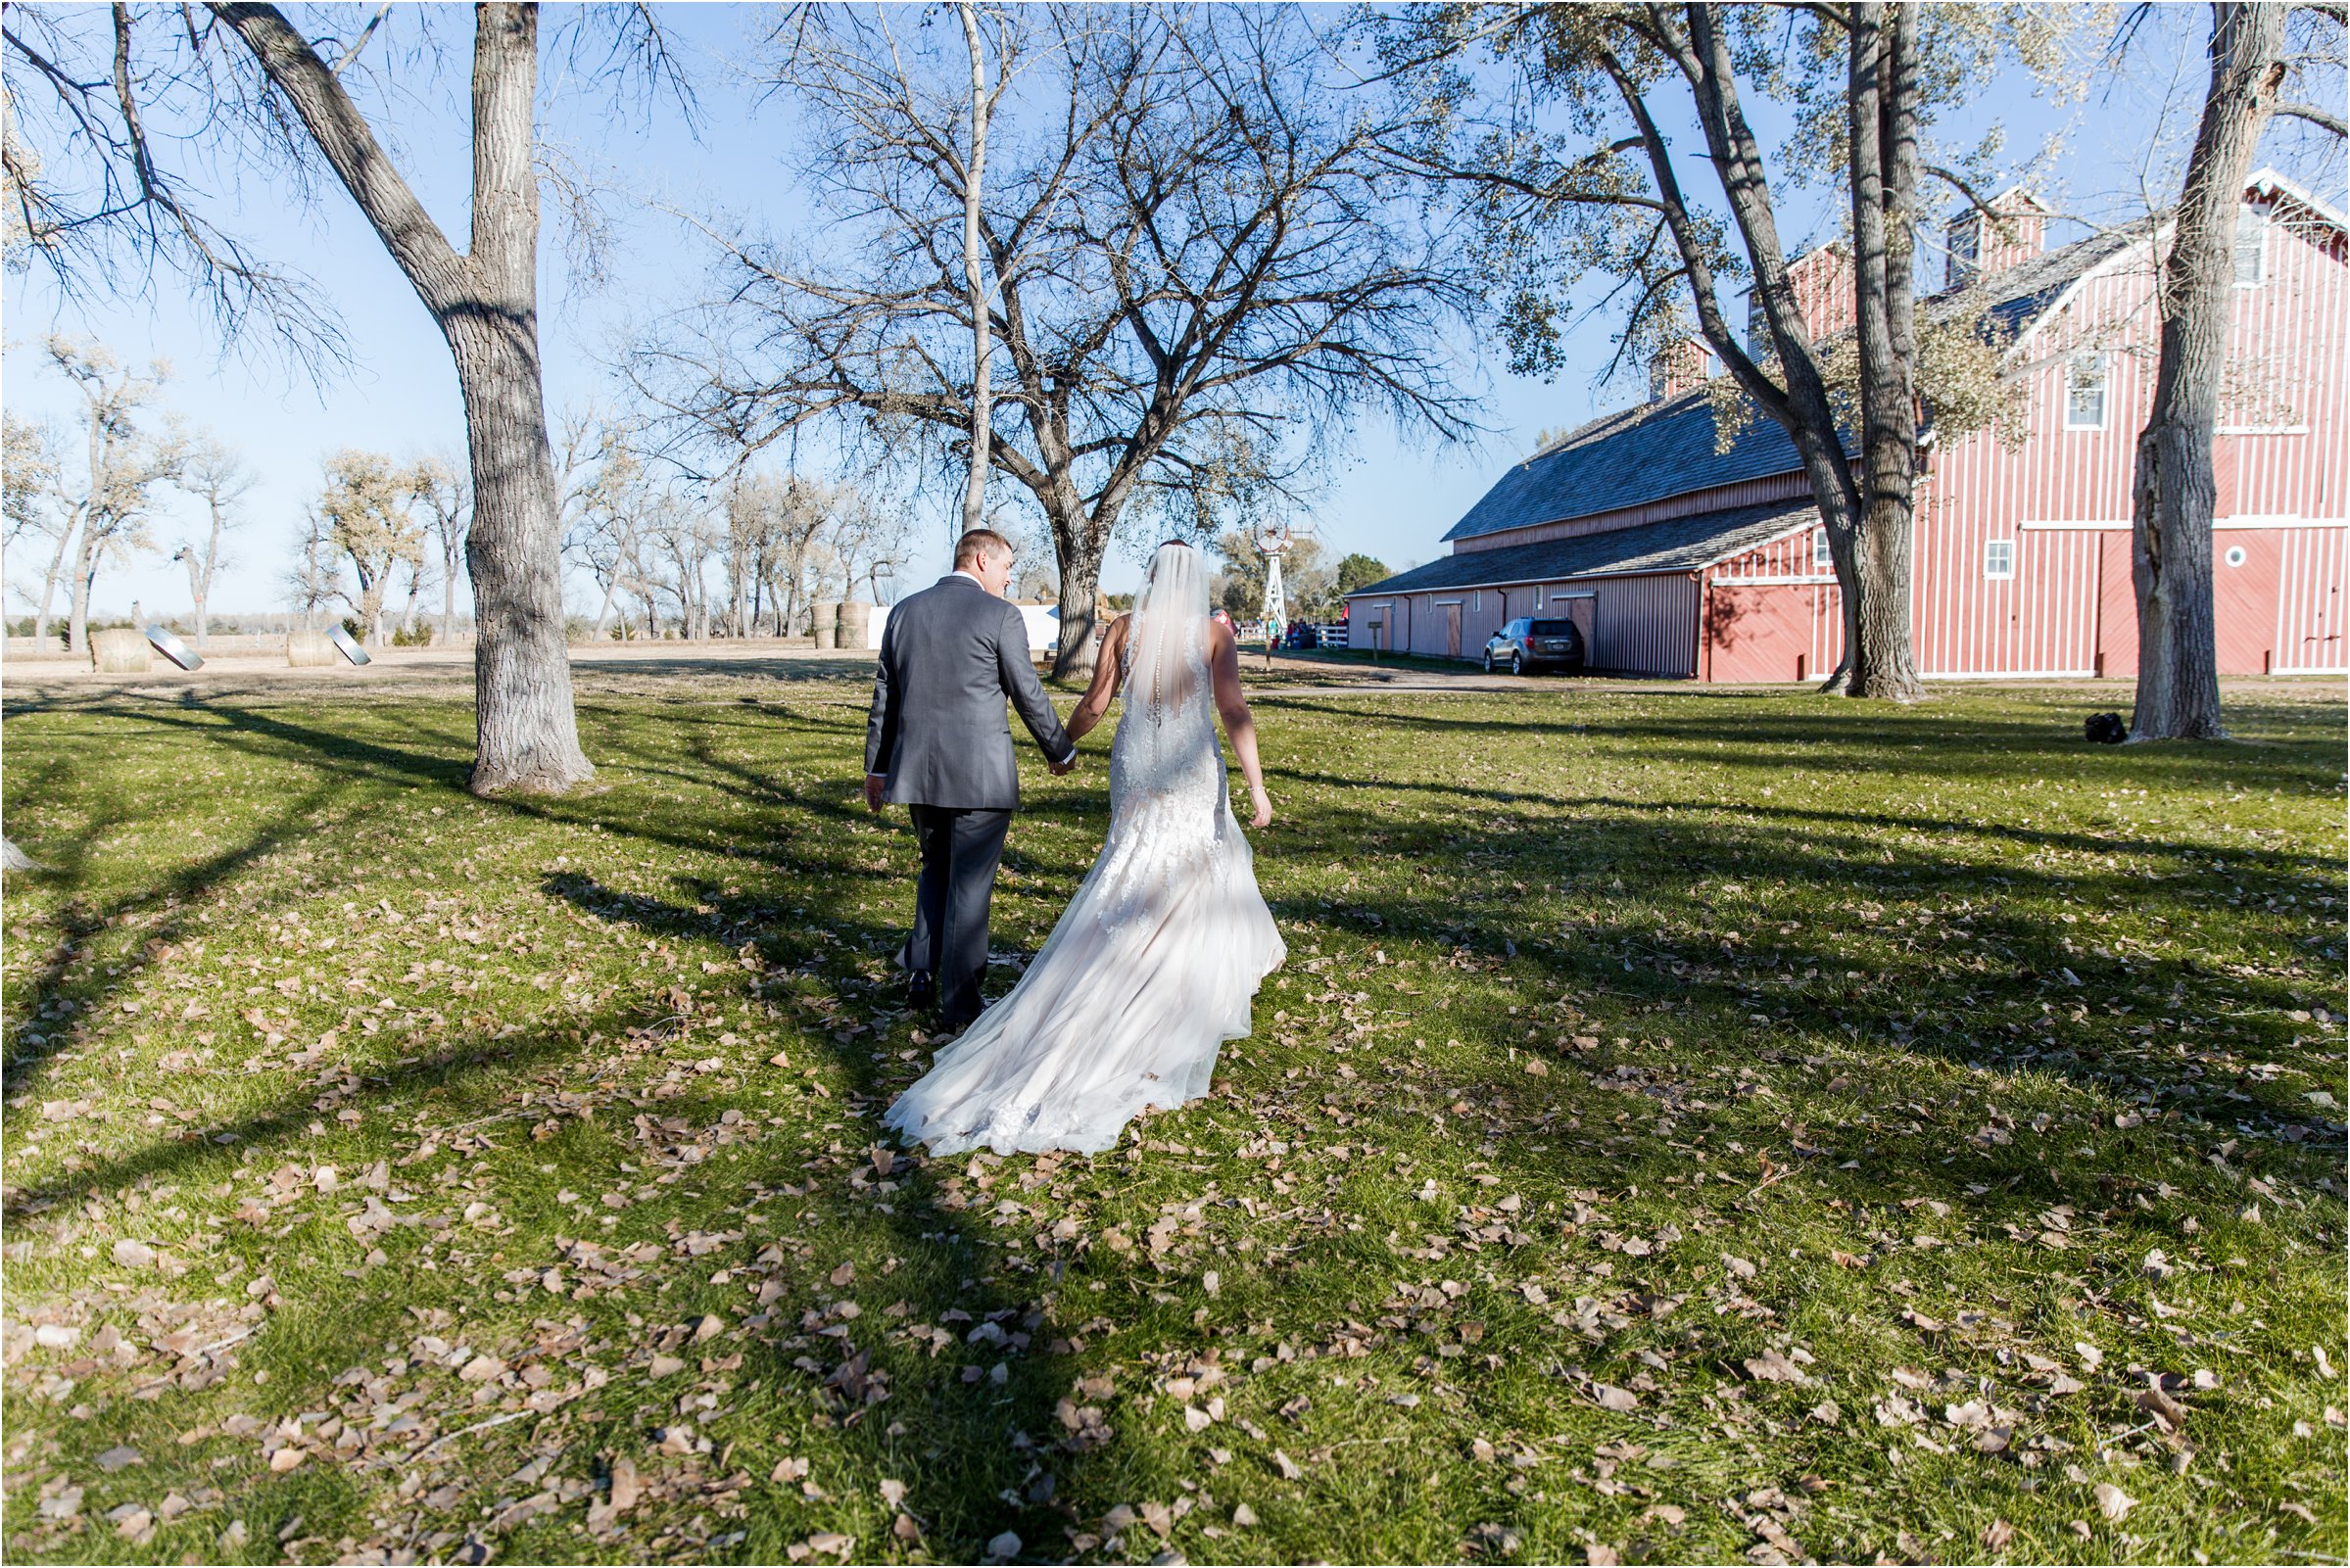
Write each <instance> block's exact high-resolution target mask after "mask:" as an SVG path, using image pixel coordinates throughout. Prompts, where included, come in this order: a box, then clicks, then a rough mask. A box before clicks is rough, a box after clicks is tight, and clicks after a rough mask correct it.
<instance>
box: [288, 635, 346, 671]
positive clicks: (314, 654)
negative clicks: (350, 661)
mask: <svg viewBox="0 0 2350 1568" xmlns="http://www.w3.org/2000/svg"><path fill="white" fill-rule="evenodd" d="M340 657H341V655H340V654H338V653H336V652H335V645H334V643H333V642H331V641H328V640H327V636H326V634H325V633H324V632H288V633H287V634H286V662H287V663H288V664H290V665H292V666H294V668H296V669H298V670H312V669H319V668H322V667H324V666H326V665H329V664H333V663H335V662H336V661H337V660H338V659H339V658H340Z"/></svg>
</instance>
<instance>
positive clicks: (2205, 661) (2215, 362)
mask: <svg viewBox="0 0 2350 1568" xmlns="http://www.w3.org/2000/svg"><path fill="white" fill-rule="evenodd" d="M2286 10H2287V8H2286V7H2285V6H2283V5H2280V4H2274V3H2258V4H2250V5H2244V4H2230V3H2223V4H2219V5H2215V6H2213V7H2212V28H2211V86H2210V88H2209V90H2208V91H2207V92H2206V94H2205V96H2204V100H2203V120H2202V123H2201V125H2200V126H2199V127H2198V128H2197V129H2196V132H2195V147H2194V151H2193V153H2191V154H2190V155H2189V156H2188V159H2187V166H2186V181H2185V186H2184V189H2183V190H2182V192H2181V195H2180V202H2179V213H2178V216H2177V218H2176V219H2175V221H2174V228H2173V233H2172V238H2171V250H2170V254H2169V255H2168V256H2167V257H2165V258H2164V259H2163V264H2162V272H2161V277H2160V280H2159V292H2158V300H2159V304H2160V307H2161V310H2162V346H2161V353H2160V357H2159V358H2158V360H2157V361H2156V368H2155V372H2154V405H2153V408H2152V410H2151V411H2150V412H2149V414H2148V415H2147V418H2146V425H2145V428H2144V430H2143V431H2141V432H2140V433H2139V435H2138V438H2137V472H2136V476H2135V479H2134V483H2133V486H2132V490H2131V505H2130V540H2131V549H2130V568H2131V573H2130V575H2131V581H2132V585H2133V586H2134V588H2135V589H2136V591H2137V637H2138V662H2137V703H2136V707H2135V710H2134V713H2133V714H2132V717H2131V721H2130V738H2131V739H2133V740H2158V739H2216V738H2218V737H2220V736H2224V735H2225V734H2226V733H2227V732H2226V730H2225V729H2224V728H2223V727H2222V725H2221V720H2220V661H2219V638H2218V631H2217V621H2216V617H2215V616H2214V614H2213V609H2212V581H2211V527H2212V515H2213V513H2214V511H2215V510H2216V509H2217V507H2218V503H2219V482H2218V477H2217V475H2216V474H2215V473H2214V471H2213V464H2212V438H2213V432H2214V429H2215V427H2216V426H2217V424H2218V422H2219V406H2220V392H2221V378H2222V373H2223V370H2224V366H2225V362H2226V358H2227V351H2228V317H2229V309H2230V305H2231V303H2232V301H2233V295H2234V290H2233V282H2234V247H2235V225H2236V221H2237V219H2236V209H2237V207H2238V205H2239V204H2240V203H2241V202H2242V201H2243V199H2244V177H2245V175H2246V173H2247V172H2248V171H2249V169H2250V166H2251V162H2252V152H2253V148H2254V146H2255V145H2256V144H2257V143H2258V142H2259V140H2260V133H2261V130H2262V127H2264V126H2265V125H2266V124H2267V123H2268V120H2269V117H2270V116H2271V114H2272V113H2274V111H2275V109H2276V104H2277V93H2278V88H2280V87H2281V86H2282V85H2283V84H2284V76H2285V64H2284V62H2283V60H2282V59H2280V58H2279V55H2280V52H2281V50H2282V47H2283V41H2284V21H2285V12H2286Z"/></svg>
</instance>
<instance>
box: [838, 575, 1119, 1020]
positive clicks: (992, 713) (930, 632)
mask: <svg viewBox="0 0 2350 1568" xmlns="http://www.w3.org/2000/svg"><path fill="white" fill-rule="evenodd" d="M1012 559H1013V549H1012V546H1011V542H1010V541H1008V540H1006V539H1005V538H1004V536H1003V535H1001V534H998V533H996V532H995V531H994V530H993V529H987V528H975V529H973V530H972V531H971V532H970V533H968V534H965V535H964V536H963V537H962V538H961V539H960V540H958V541H956V543H955V569H954V571H953V572H952V573H950V574H949V575H947V576H945V577H942V578H940V579H939V580H938V581H937V583H936V584H935V585H934V586H932V587H930V588H926V589H924V590H923V591H922V592H921V593H919V594H911V595H909V596H908V597H906V598H903V599H900V600H899V601H898V602H897V603H896V604H894V605H892V606H891V607H890V610H889V619H888V622H887V625H886V626H885V627H884V628H883V631H882V655H881V667H880V669H879V670H877V671H876V672H875V674H874V678H873V713H872V717H871V718H870V719H869V720H868V721H867V724H866V727H865V804H866V805H867V807H869V808H870V809H872V810H874V811H876V812H878V811H880V810H881V809H882V807H883V806H884V805H885V804H895V805H902V806H908V807H911V808H912V811H913V817H914V832H915V836H916V837H917V838H918V839H919V840H920V842H921V844H922V877H921V879H920V880H919V881H917V882H916V883H915V888H914V931H913V934H912V935H910V936H908V937H907V938H906V944H905V946H904V947H903V948H902V949H900V950H899V954H898V959H899V962H900V963H902V964H903V965H904V966H905V968H906V972H907V976H908V978H907V989H906V996H907V1000H908V1001H909V1002H910V1003H911V1004H912V1005H914V1006H915V1007H917V1008H923V1007H929V1006H931V1005H933V1004H934V1003H935V1004H936V1006H937V1009H938V1023H939V1026H940V1027H941V1028H949V1029H957V1028H961V1027H962V1026H963V1025H964V1024H966V1023H969V1022H971V1021H972V1020H973V1019H976V1018H978V1017H979V1016H980V1010H981V1008H982V1007H983V1006H984V1005H985V1004H984V1003H983V1000H982V998H981V996H980V979H981V976H982V975H983V974H984V973H985V971H986V967H987V905H988V903H989V901H990V900H991V899H992V898H993V897H994V894H995V866H996V862H997V861H998V860H999V859H1000V858H1001V857H1002V855H1003V848H1004V832H1005V830H1006V829H1008V828H1010V827H1011V825H1012V813H1013V811H1014V810H1015V809H1016V808H1017V807H1018V806H1019V804H1020V772H1019V767H1018V764H1017V763H1016V761H1015V760H1014V757H1013V752H1012V726H1011V723H1010V721H1009V720H1008V719H1007V718H1006V717H1005V714H1004V702H1005V699H1006V698H1009V699H1010V700H1011V702H1012V705H1013V706H1014V707H1017V708H1018V709H1019V710H1020V718H1021V722H1022V723H1023V724H1025V725H1027V726H1028V728H1029V734H1031V735H1032V736H1035V737H1036V744H1037V745H1039V746H1041V747H1042V748H1043V750H1044V755H1045V760H1046V761H1047V762H1048V763H1049V764H1050V765H1051V768H1052V771H1053V773H1054V774H1056V775H1059V774H1065V773H1067V772H1069V771H1070V770H1071V769H1072V768H1075V767H1076V766H1077V755H1078V753H1077V743H1076V742H1075V741H1073V740H1071V739H1070V738H1069V736H1068V734H1067V733H1066V732H1065V731H1063V730H1062V728H1061V721H1060V719H1059V718H1058V717H1057V716H1056V715H1055V714H1054V713H1053V705H1052V702H1051V701H1050V699H1048V698H1047V697H1046V696H1045V694H1044V688H1043V686H1042V684H1040V683H1039V682H1038V681H1037V679H1036V671H1035V668H1034V667H1033V666H1032V665H1031V664H1030V663H1029V637H1028V627H1027V623H1026V622H1025V621H1023V620H1022V619H1021V615H1020V611H1019V609H1018V608H1016V607H1015V606H1014V605H1013V604H1011V603H1010V602H1009V601H1008V600H1006V599H1005V598H1004V597H1003V593H1004V590H1005V589H1006V588H1007V587H1008V586H1010V584H1011V581H1012Z"/></svg>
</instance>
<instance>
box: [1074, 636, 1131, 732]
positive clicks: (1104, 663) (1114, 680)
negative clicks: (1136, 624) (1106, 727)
mask: <svg viewBox="0 0 2350 1568" xmlns="http://www.w3.org/2000/svg"><path fill="white" fill-rule="evenodd" d="M1126 640H1127V617H1126V616H1124V615H1121V616H1120V617H1119V618H1118V619H1117V620H1115V621H1112V622H1111V623H1110V630H1109V631H1108V632H1106V633H1104V634H1103V635H1102V645H1101V651H1099V652H1098V653H1096V654H1094V656H1093V684H1092V685H1091V686H1089V687H1087V688H1086V689H1085V694H1084V695H1083V696H1081V697H1079V699H1078V705H1077V706H1076V707H1075V708H1074V709H1072V710H1071V711H1070V715H1069V723H1068V725H1067V726H1066V728H1067V729H1068V731H1069V738H1070V739H1072V740H1076V739H1079V738H1080V737H1082V736H1083V735H1084V734H1085V732H1086V731H1088V730H1090V729H1092V728H1093V727H1094V726H1095V725H1097V724H1099V723H1101V722H1102V715H1103V714H1105V713H1107V712H1109V711H1110V699H1111V697H1113V696H1115V695H1116V694H1117V692H1118V650H1119V649H1120V648H1122V647H1124V646H1125V645H1126Z"/></svg>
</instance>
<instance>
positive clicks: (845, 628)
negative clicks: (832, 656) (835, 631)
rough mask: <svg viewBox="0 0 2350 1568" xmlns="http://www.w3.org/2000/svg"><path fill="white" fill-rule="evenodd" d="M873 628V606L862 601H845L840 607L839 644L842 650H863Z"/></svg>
mask: <svg viewBox="0 0 2350 1568" xmlns="http://www.w3.org/2000/svg"><path fill="white" fill-rule="evenodd" d="M872 626H873V606H872V605H870V604H868V603H866V602H865V601H864V600H863V599H853V598H852V599H845V600H843V601H842V602H841V605H840V642H839V645H840V646H842V647H844V648H863V647H865V646H867V645H868V641H867V640H868V638H869V636H870V635H871V629H872Z"/></svg>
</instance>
